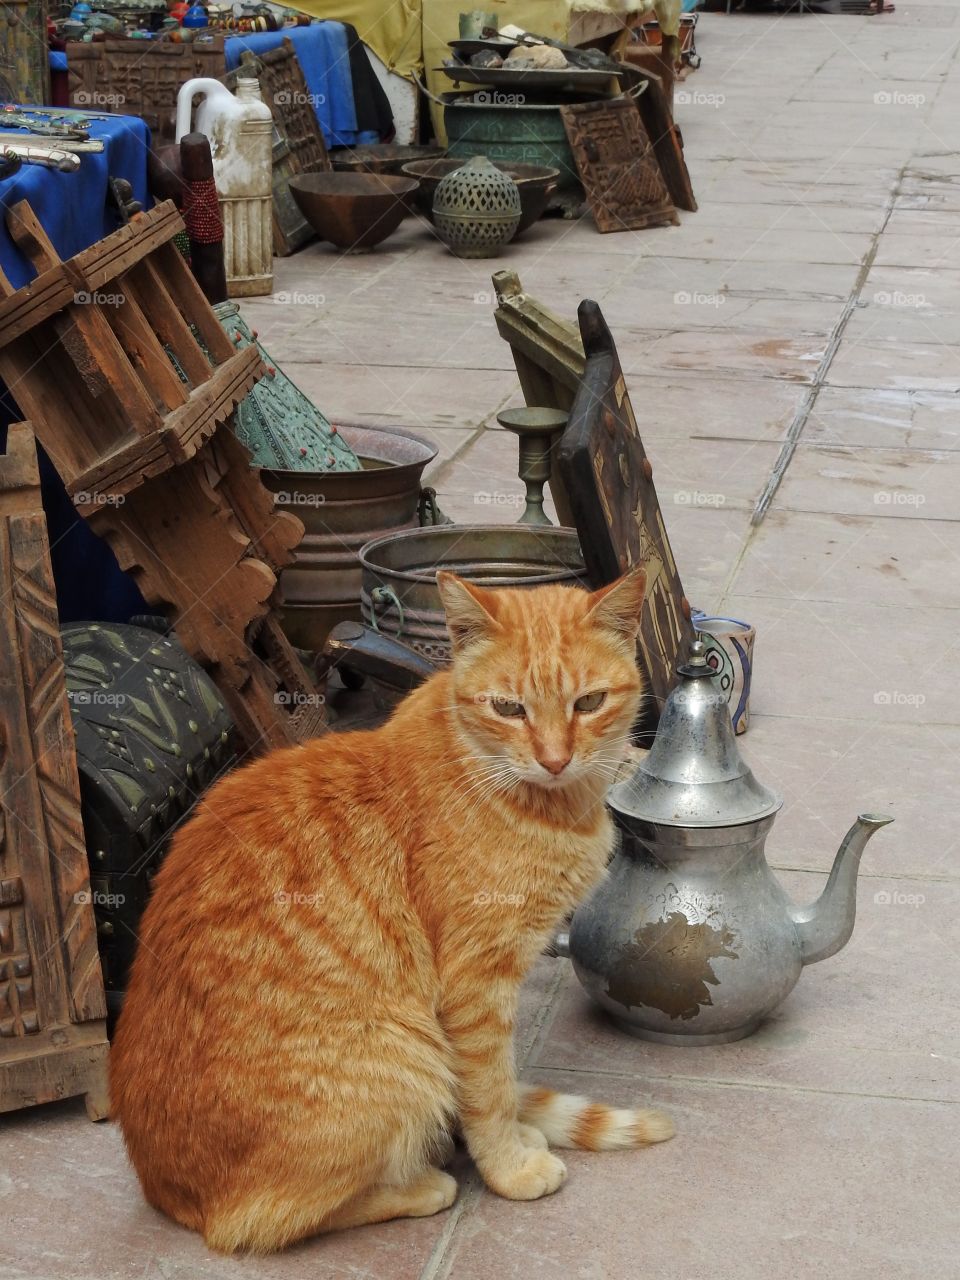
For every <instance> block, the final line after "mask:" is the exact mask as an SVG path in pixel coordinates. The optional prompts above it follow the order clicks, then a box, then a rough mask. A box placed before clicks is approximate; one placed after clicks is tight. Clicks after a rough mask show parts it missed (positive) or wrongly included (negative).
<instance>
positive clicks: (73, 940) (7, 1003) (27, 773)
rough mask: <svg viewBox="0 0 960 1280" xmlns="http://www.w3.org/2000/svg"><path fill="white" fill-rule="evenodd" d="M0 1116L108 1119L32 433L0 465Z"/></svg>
mask: <svg viewBox="0 0 960 1280" xmlns="http://www.w3.org/2000/svg"><path fill="white" fill-rule="evenodd" d="M0 591H2V592H3V597H4V601H5V606H4V608H3V609H2V610H0V797H2V801H0V1111H7V1110H12V1109H14V1108H16V1107H22V1106H27V1105H29V1104H31V1103H34V1102H46V1101H50V1100H52V1099H54V1098H59V1097H69V1096H71V1095H73V1094H77V1093H84V1094H86V1095H87V1098H88V1110H89V1111H90V1113H91V1115H92V1116H93V1117H94V1118H99V1117H100V1116H102V1115H103V1114H105V1108H106V1056H107V1036H106V1024H105V1022H104V1018H105V1016H106V1004H105V1001H104V994H103V982H102V979H101V976H100V961H99V957H98V955H97V946H96V933H95V925H94V917H93V908H92V905H91V893H90V880H89V875H88V871H87V855H86V850H85V848H84V840H83V828H82V826H81V822H80V792H79V783H78V778H77V761H76V754H75V751H74V745H73V732H72V728H71V724H70V713H69V709H68V704H67V688H66V682H65V679H64V672H63V652H62V648H61V644H60V631H59V624H58V619H57V606H56V600H55V598H54V592H53V571H52V569H51V567H50V551H49V546H48V544H47V527H46V520H45V518H44V515H43V509H42V507H41V504H40V479H39V474H38V470H37V459H36V446H35V444H34V438H33V433H32V432H31V431H30V430H29V428H28V427H26V426H25V425H24V424H22V423H20V424H17V425H15V426H12V427H11V428H10V430H9V432H8V439H7V452H6V454H5V455H3V456H0Z"/></svg>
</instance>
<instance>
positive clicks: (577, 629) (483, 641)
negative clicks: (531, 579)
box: [437, 569, 645, 791]
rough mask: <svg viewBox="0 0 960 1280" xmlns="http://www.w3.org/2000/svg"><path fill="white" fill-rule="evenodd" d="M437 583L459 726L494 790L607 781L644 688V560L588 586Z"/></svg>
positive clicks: (450, 578)
mask: <svg viewBox="0 0 960 1280" xmlns="http://www.w3.org/2000/svg"><path fill="white" fill-rule="evenodd" d="M437 581H438V584H439V586H440V591H441V595H442V597H443V602H444V607H445V609H446V612H447V625H448V627H449V630H450V634H451V637H452V639H453V644H454V661H453V689H454V699H455V703H454V705H455V711H456V715H457V719H458V727H459V729H460V731H461V734H462V735H463V737H464V738H465V739H466V740H467V743H468V744H469V748H470V751H471V753H472V754H474V755H475V756H477V757H478V758H479V759H480V761H481V766H487V769H486V773H485V774H483V775H481V776H484V777H486V778H487V779H488V781H489V784H490V786H491V788H494V787H496V789H498V790H503V791H507V790H509V789H510V788H511V787H516V786H517V785H519V784H520V783H533V784H535V785H536V786H538V787H542V788H545V789H553V788H561V787H567V786H570V785H571V784H574V783H577V782H581V781H583V780H584V779H586V778H592V779H594V780H598V781H600V780H606V781H607V782H612V781H613V778H614V775H615V773H616V770H617V768H618V766H619V763H620V760H621V758H622V753H623V747H624V745H625V742H626V739H627V735H628V734H629V732H630V727H631V725H632V723H633V721H634V719H635V717H636V714H637V710H638V707H639V704H640V698H641V694H642V682H641V677H640V673H639V671H638V669H637V664H636V636H637V630H638V627H639V621H640V607H641V604H642V602H643V591H644V585H645V575H644V573H643V570H642V569H641V570H636V571H634V572H633V573H631V574H628V575H627V576H626V577H624V578H621V579H620V580H619V581H618V582H616V583H614V584H612V585H611V586H609V587H605V588H603V589H602V590H601V591H595V592H593V593H592V594H590V593H588V592H586V591H581V590H579V589H578V588H576V587H560V586H548V587H539V588H534V589H530V590H509V589H501V590H481V589H480V588H477V587H475V586H473V585H472V584H470V583H467V582H465V581H463V580H462V579H459V578H457V577H455V576H454V575H453V574H450V573H440V574H438V575H437Z"/></svg>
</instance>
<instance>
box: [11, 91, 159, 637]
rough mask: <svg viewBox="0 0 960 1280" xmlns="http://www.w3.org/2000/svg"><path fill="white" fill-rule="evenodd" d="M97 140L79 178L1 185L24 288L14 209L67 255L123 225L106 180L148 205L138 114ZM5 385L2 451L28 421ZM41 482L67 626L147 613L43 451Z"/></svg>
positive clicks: (33, 173) (27, 175)
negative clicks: (11, 427) (23, 204)
mask: <svg viewBox="0 0 960 1280" xmlns="http://www.w3.org/2000/svg"><path fill="white" fill-rule="evenodd" d="M90 136H91V137H93V138H102V139H103V141H104V143H105V146H104V149H103V151H102V152H101V153H99V154H97V153H94V152H85V153H84V154H83V157H82V160H81V165H80V169H79V170H78V171H77V172H76V173H58V172H56V171H55V170H53V169H45V168H42V167H41V166H40V165H34V164H31V165H24V166H23V167H22V168H21V169H20V172H19V173H16V174H14V175H13V177H12V178H7V179H6V181H4V182H0V215H2V216H0V267H2V269H3V273H4V275H5V276H6V277H7V279H8V280H9V281H10V283H11V284H12V285H13V286H14V288H19V287H20V286H21V285H24V284H26V283H27V282H28V281H30V280H32V279H33V277H34V275H35V274H36V273H35V271H34V270H33V268H32V267H31V266H30V264H29V262H28V261H27V259H26V258H24V257H23V255H22V254H21V253H20V250H19V249H18V248H17V247H16V245H15V244H14V243H13V241H12V240H11V238H10V234H9V232H8V231H7V227H6V215H7V210H8V209H10V208H12V206H13V205H15V204H16V203H17V202H18V201H19V200H28V201H29V202H30V206H31V208H32V209H33V211H34V213H35V214H36V215H37V217H38V218H39V220H40V223H41V225H42V226H43V228H44V230H45V231H46V233H47V235H48V236H49V237H50V239H51V240H52V241H53V245H54V248H55V249H56V250H57V252H58V253H59V254H60V257H61V258H72V257H73V255H74V254H75V253H79V252H80V251H81V249H86V248H87V247H88V246H89V245H91V244H93V243H94V242H95V241H97V240H100V239H102V238H103V237H104V236H106V235H109V234H110V232H111V231H115V230H116V229H117V227H118V226H119V222H118V220H117V218H116V216H115V215H113V214H112V213H111V212H110V211H109V210H108V208H107V202H106V201H107V179H108V177H111V178H126V179H127V180H128V181H129V182H130V184H131V185H132V187H133V193H134V196H135V198H136V199H137V200H139V201H140V202H141V203H142V204H143V205H144V206H145V207H146V205H147V204H148V203H149V201H148V197H147V148H148V147H149V145H150V131H149V129H148V128H147V126H146V125H145V124H144V122H143V121H142V120H139V119H137V118H136V117H135V116H111V117H110V118H109V119H108V120H96V121H92V122H91V124H90ZM15 395H16V388H15V387H14V388H12V394H11V392H10V391H6V390H5V389H4V388H3V384H2V383H0V437H2V439H0V447H5V445H6V426H7V424H8V423H9V422H15V421H18V420H19V418H20V417H21V416H22V415H21V413H20V411H19V409H18V407H17V405H16V403H15V400H14V397H15ZM39 453H40V480H41V489H42V494H43V505H44V510H45V511H46V514H47V529H48V533H49V537H50V554H51V559H52V561H53V576H54V581H55V582H56V587H57V604H58V607H59V610H60V621H61V622H77V621H88V620H100V621H113V622H124V621H126V620H127V619H128V618H129V617H130V616H131V615H132V614H134V613H145V612H148V610H147V607H146V605H145V603H144V601H143V598H142V597H141V595H140V592H139V591H138V590H137V588H136V586H135V585H134V583H133V580H132V579H131V578H129V577H128V576H127V575H126V574H125V573H123V572H122V571H121V570H120V568H119V566H118V565H117V562H116V559H115V557H114V555H113V552H112V551H111V550H110V548H109V547H108V546H107V545H106V543H105V542H101V541H100V539H99V538H97V537H96V536H95V535H94V534H93V533H91V531H90V527H89V525H88V524H87V523H86V521H85V520H84V519H83V518H82V517H81V516H78V515H77V513H76V510H75V509H74V506H73V503H72V502H71V501H70V499H69V498H68V497H67V495H66V492H65V490H64V488H63V485H62V484H61V482H60V479H59V477H58V476H57V474H56V472H55V471H54V469H53V467H52V466H51V464H50V462H49V460H48V459H47V457H46V455H45V454H44V452H43V450H42V449H41V450H39Z"/></svg>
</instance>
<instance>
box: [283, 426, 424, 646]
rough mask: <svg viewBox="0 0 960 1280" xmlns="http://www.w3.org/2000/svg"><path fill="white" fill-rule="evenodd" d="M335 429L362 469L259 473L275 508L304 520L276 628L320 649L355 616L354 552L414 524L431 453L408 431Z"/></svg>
mask: <svg viewBox="0 0 960 1280" xmlns="http://www.w3.org/2000/svg"><path fill="white" fill-rule="evenodd" d="M338 430H339V431H340V432H341V434H342V435H343V437H344V439H345V440H346V441H347V443H348V444H349V445H350V446H351V447H352V448H353V450H354V451H355V452H356V454H357V456H358V457H359V458H360V461H361V463H362V464H363V469H362V470H361V471H337V472H319V471H279V470H271V469H268V468H264V469H262V470H261V471H260V479H261V480H262V481H263V483H264V484H265V485H266V487H267V488H268V489H270V490H271V491H272V492H273V495H274V501H275V503H276V506H277V510H278V511H289V512H291V513H292V514H293V515H295V516H297V518H298V519H300V520H302V521H303V525H304V535H303V540H302V541H301V543H300V545H299V546H298V547H297V549H296V551H295V552H294V559H293V564H292V565H290V567H289V568H286V569H284V570H283V572H282V573H281V575H280V588H281V591H282V593H283V610H282V615H281V620H282V625H283V629H284V631H285V632H286V633H287V635H288V636H289V638H290V640H291V641H292V643H293V644H295V645H297V646H299V647H300V648H301V649H310V650H316V649H320V648H322V646H323V643H324V641H325V640H326V637H327V634H328V633H329V631H330V630H331V628H332V627H334V626H336V624H337V623H338V622H345V621H351V620H352V621H359V618H360V577H361V574H360V559H359V554H360V549H361V548H362V547H363V545H364V543H366V542H369V541H370V539H371V538H372V537H376V536H378V535H380V534H386V533H397V532H399V531H400V530H402V529H413V528H417V527H418V526H419V523H420V503H421V496H422V492H423V491H422V490H421V487H420V482H421V479H422V477H423V471H424V468H425V467H426V466H427V465H428V464H429V463H430V462H432V461H433V459H434V458H435V457H436V455H437V450H436V447H435V446H434V445H432V444H431V443H430V442H429V441H428V440H423V439H421V437H420V436H416V435H413V434H411V433H410V432H407V431H396V430H394V429H392V428H391V429H389V430H388V429H387V428H383V427H340V428H338Z"/></svg>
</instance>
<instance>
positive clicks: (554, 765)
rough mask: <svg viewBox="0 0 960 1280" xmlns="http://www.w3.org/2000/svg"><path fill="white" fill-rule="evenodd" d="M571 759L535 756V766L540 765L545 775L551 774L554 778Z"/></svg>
mask: <svg viewBox="0 0 960 1280" xmlns="http://www.w3.org/2000/svg"><path fill="white" fill-rule="evenodd" d="M570 760H571V757H570V756H569V755H566V756H537V764H542V765H543V767H544V769H546V771H547V773H552V774H553V775H554V777H556V776H557V775H558V774H561V773H563V771H564V769H565V768H566V767H567V765H568V764H569V763H570Z"/></svg>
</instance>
